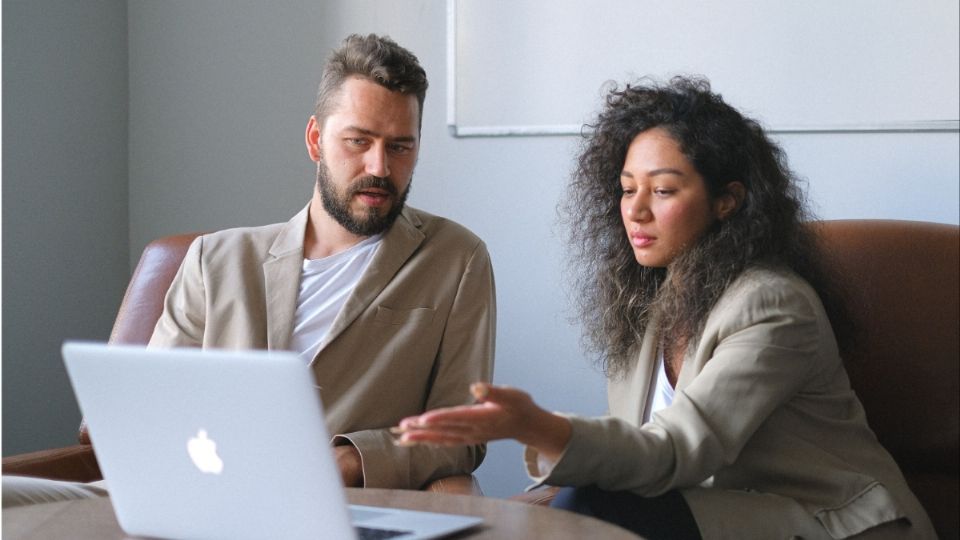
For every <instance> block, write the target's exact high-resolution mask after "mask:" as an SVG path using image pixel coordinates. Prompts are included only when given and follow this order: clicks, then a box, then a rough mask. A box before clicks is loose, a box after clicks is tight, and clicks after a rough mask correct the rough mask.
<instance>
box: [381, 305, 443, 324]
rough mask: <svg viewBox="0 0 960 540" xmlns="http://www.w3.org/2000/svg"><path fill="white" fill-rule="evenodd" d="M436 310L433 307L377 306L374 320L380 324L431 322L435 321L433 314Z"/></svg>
mask: <svg viewBox="0 0 960 540" xmlns="http://www.w3.org/2000/svg"><path fill="white" fill-rule="evenodd" d="M435 312H436V310H435V309H433V308H428V307H421V308H409V309H393V308H388V307H384V306H377V313H376V315H375V316H374V320H375V321H376V322H378V323H380V324H390V325H397V326H398V325H402V324H408V323H409V324H420V323H423V324H430V322H432V321H433V314H434V313H435Z"/></svg>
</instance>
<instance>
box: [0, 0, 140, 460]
mask: <svg viewBox="0 0 960 540" xmlns="http://www.w3.org/2000/svg"><path fill="white" fill-rule="evenodd" d="M126 23H127V15H126V3H125V2H123V1H122V0H96V1H94V0H90V1H85V2H82V3H80V2H76V1H73V0H44V1H42V2H34V1H29V0H22V1H11V0H4V2H3V454H4V455H8V454H14V453H18V452H23V451H28V450H37V449H40V448H50V447H54V446H62V445H66V444H70V443H72V442H75V441H76V436H77V427H78V426H79V424H80V413H79V411H78V409H77V406H76V402H75V401H74V398H73V393H72V392H71V391H70V386H69V382H68V381H67V377H66V373H65V372H64V370H63V365H62V363H61V360H60V343H61V342H62V341H63V340H64V339H67V338H86V339H101V340H105V339H107V337H108V336H109V335H110V328H111V326H112V324H113V318H114V315H115V314H116V310H117V307H118V306H119V305H120V298H121V296H122V295H123V290H124V287H125V286H126V281H127V278H128V277H129V272H128V263H127V261H128V259H129V257H128V252H129V247H128V246H129V245H128V239H127V223H128V220H127V47H126V44H127V30H126V26H127V24H126Z"/></svg>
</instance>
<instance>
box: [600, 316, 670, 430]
mask: <svg viewBox="0 0 960 540" xmlns="http://www.w3.org/2000/svg"><path fill="white" fill-rule="evenodd" d="M657 326H658V324H657V320H656V317H654V318H653V320H649V321H648V322H647V328H646V330H645V331H644V337H643V340H642V341H641V342H640V350H639V351H638V352H637V358H636V363H635V364H634V366H633V367H632V368H631V369H630V370H629V371H627V373H625V374H624V375H623V377H622V378H620V377H616V378H614V379H611V380H610V381H609V382H608V384H607V399H608V402H607V405H608V406H609V407H610V414H611V415H613V416H616V417H618V418H621V419H624V420H626V421H628V422H630V423H631V424H634V425H636V426H639V425H640V424H642V423H643V415H644V412H645V410H646V408H647V400H648V398H649V395H650V383H651V380H652V379H653V373H654V368H655V367H656V364H657V346H658V343H659V340H658V339H657Z"/></svg>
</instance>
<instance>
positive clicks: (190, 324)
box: [148, 236, 207, 347]
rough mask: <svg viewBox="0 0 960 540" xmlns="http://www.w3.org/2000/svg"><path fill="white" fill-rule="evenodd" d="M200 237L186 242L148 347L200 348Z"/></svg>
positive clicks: (202, 308) (203, 304)
mask: <svg viewBox="0 0 960 540" xmlns="http://www.w3.org/2000/svg"><path fill="white" fill-rule="evenodd" d="M202 254H203V236H199V237H197V238H195V239H194V240H193V242H191V243H190V247H189V248H188V249H187V253H186V255H185V256H184V258H183V262H182V263H181V264H180V269H179V270H177V274H176V275H175V276H174V278H173V282H172V283H171V284H170V289H168V290H167V294H166V296H165V297H164V302H163V313H161V314H160V319H159V320H158V321H157V325H156V326H155V327H154V329H153V335H152V336H151V337H150V343H149V345H148V346H149V347H200V346H202V345H203V334H204V328H205V326H206V319H207V316H206V289H205V287H204V284H203V264H202V259H201V257H202Z"/></svg>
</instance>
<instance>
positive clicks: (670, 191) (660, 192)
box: [653, 188, 676, 196]
mask: <svg viewBox="0 0 960 540" xmlns="http://www.w3.org/2000/svg"><path fill="white" fill-rule="evenodd" d="M653 192H654V193H656V194H657V195H660V196H667V195H672V194H673V193H675V192H676V190H675V189H665V188H657V189H655V190H653Z"/></svg>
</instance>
